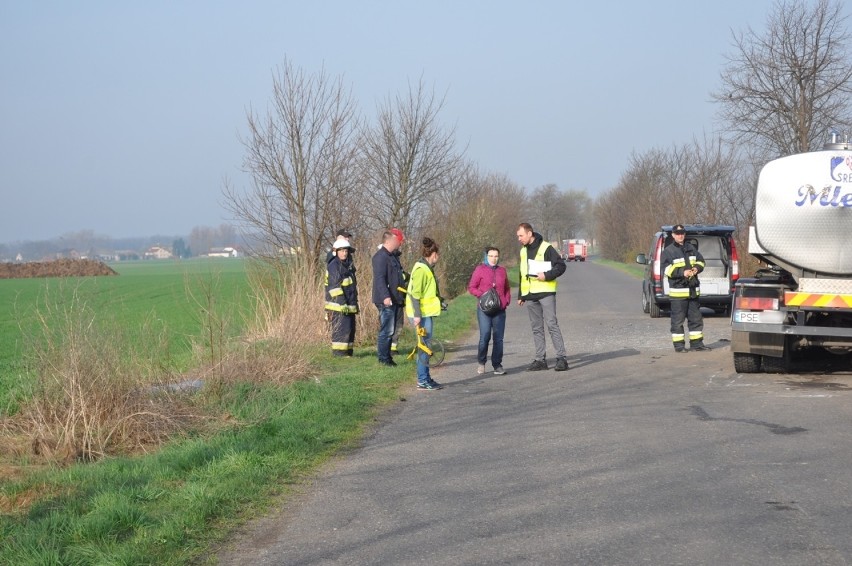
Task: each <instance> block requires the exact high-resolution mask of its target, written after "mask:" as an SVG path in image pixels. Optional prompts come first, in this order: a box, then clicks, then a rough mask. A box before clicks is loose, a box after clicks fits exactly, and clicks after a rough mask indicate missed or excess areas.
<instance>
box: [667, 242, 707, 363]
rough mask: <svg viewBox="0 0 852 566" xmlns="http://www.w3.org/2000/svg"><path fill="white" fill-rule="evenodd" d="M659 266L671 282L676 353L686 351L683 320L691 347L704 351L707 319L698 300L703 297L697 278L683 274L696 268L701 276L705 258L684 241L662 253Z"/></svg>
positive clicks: (672, 325)
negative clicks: (704, 317)
mask: <svg viewBox="0 0 852 566" xmlns="http://www.w3.org/2000/svg"><path fill="white" fill-rule="evenodd" d="M660 263H661V267H662V269H663V273H664V274H665V276H666V277H667V278H668V280H669V299H671V313H672V324H671V331H672V343H673V344H674V349H675V351H678V352H683V351H684V350H685V348H684V346H685V336H684V334H683V321H684V318H685V319H686V321H687V326H688V328H689V348H690V349H691V350H703V349H705V346H704V319H703V317H702V316H701V308H700V306H699V303H698V297H699V296H700V295H701V287H700V283H699V280H698V276H697V275H696V276H692V277H686V276H684V272H685V271H689V270H691V269H692V268H693V267H695V268H697V269H698V272H699V273H701V272H702V271H704V258H703V257H702V256H701V254H700V253H699V252H698V250H697V249H696V248H695V246H693V245H692V244H691V243H690V242H687V241H684V243H683V244H678V243H677V242H672V243H671V244H669V245H668V246H666V249H665V250H663V254H662V256H661V257H660Z"/></svg>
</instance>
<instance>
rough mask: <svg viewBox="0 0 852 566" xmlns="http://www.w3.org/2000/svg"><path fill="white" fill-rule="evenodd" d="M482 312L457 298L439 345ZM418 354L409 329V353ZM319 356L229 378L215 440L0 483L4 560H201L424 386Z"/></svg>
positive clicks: (218, 407) (172, 293)
mask: <svg viewBox="0 0 852 566" xmlns="http://www.w3.org/2000/svg"><path fill="white" fill-rule="evenodd" d="M201 271H202V273H201V276H202V277H207V273H205V272H203V269H202V270H201ZM144 276H145V275H144V270H143V272H142V273H141V274H140V277H144ZM151 277H152V279H151V283H152V285H151V286H152V287H156V286H157V285H155V281H156V277H155V276H151ZM120 278H121V277H119V278H113V279H120ZM510 278H511V276H510ZM226 287H227V286H226ZM135 292H137V293H139V294H140V295H141V296H146V297H149V299H147V300H150V295H148V294H147V293H158V296H159V297H161V300H163V301H165V300H166V298H168V297H179V296H181V292H180V290H178V289H175V288H174V287H173V286H171V287H169V286H165V287H162V288H160V289H159V291H153V290H150V289H149V290H148V291H146V292H143V291H140V290H138V289H136V290H135ZM183 297H185V293H184V294H183ZM184 300H185V299H184ZM143 302H144V301H143ZM125 304H127V299H125ZM474 309H475V299H474V298H473V297H471V296H470V295H464V296H461V297H458V298H456V299H455V300H453V301H452V302H451V303H450V308H449V310H448V311H447V312H446V313H443V314H442V315H441V317H440V318H439V319H438V320H437V322H436V326H435V335H436V337H438V338H440V339H442V340H448V341H453V340H458V339H459V338H461V337H462V336H463V335H464V334H465V333H467V332H469V331H470V329H471V327H472V325H473V324H474V322H473V321H474V320H475V317H474ZM144 310H145V309H144V308H140V309H139V311H140V312H144ZM186 316H190V315H186ZM196 316H197V315H196ZM195 322H196V324H197V320H196V321H195ZM187 326H191V325H190V324H189V323H187ZM195 328H196V329H197V326H195ZM188 335H191V332H189V331H188ZM187 347H188V345H187ZM412 347H413V334H412V333H411V332H410V330H408V331H407V332H405V333H403V336H402V337H401V343H400V352H401V353H402V352H405V351H410V350H411V348H412ZM450 355H452V354H450ZM311 358H312V360H313V365H314V369H315V371H314V375H315V377H314V378H312V379H307V380H301V381H297V382H295V383H291V384H289V385H287V386H286V387H280V386H277V385H276V384H272V383H262V382H251V383H250V382H231V381H228V382H224V383H223V384H222V386H221V388H220V390H219V391H217V394H216V395H215V396H208V397H207V398H206V399H205V402H206V403H207V404H208V408H209V409H210V410H211V411H212V412H213V413H215V414H219V415H221V419H220V421H221V422H224V423H225V425H223V426H220V428H219V429H218V431H217V432H214V433H208V434H206V435H200V434H199V435H196V436H194V437H188V438H182V439H176V440H174V441H171V442H169V443H168V444H167V445H166V446H165V447H163V448H161V449H159V450H157V451H156V452H154V453H151V454H148V455H142V456H136V457H108V458H104V459H102V460H100V461H98V462H94V463H89V464H73V465H71V466H69V467H67V468H62V469H58V468H46V469H41V470H35V471H33V473H31V474H28V475H27V476H26V477H19V478H16V479H11V480H6V481H2V482H0V563H3V564H7V563H8V564H128V565H129V564H185V563H187V562H189V561H192V560H199V559H202V560H203V559H204V558H205V557H206V556H208V554H207V553H208V552H209V551H210V548H211V547H212V546H213V545H215V544H216V543H217V542H220V541H222V540H223V539H224V538H225V537H226V536H227V534H228V533H229V532H230V531H231V529H233V528H234V527H235V526H236V525H239V524H242V523H244V522H245V521H246V520H248V519H250V518H252V517H254V516H257V515H259V514H261V513H263V512H264V511H265V510H267V509H268V508H269V506H270V505H272V503H273V502H274V501H276V500H277V498H278V496H282V495H286V494H287V493H288V492H290V491H291V490H293V489H298V487H299V484H300V481H301V480H303V479H304V478H306V477H308V476H309V475H310V474H312V473H313V472H315V471H316V469H317V468H318V467H319V466H320V465H321V464H322V463H323V462H325V461H326V460H327V459H328V458H329V457H331V456H332V455H333V454H335V453H336V452H338V451H339V450H341V449H342V448H344V447H346V446H354V445H355V444H356V443H357V441H358V440H359V439H360V438H361V437H362V435H363V432H364V430H365V429H366V427H368V426H369V424H370V423H371V421H372V420H373V419H374V417H375V416H376V415H377V414H378V412H379V411H381V409H382V407H384V406H386V405H387V404H389V403H392V402H394V401H396V400H399V399H404V396H405V395H406V394H407V389H406V388H404V386H406V385H412V386H413V384H414V381H415V366H414V362H410V361H407V360H405V357H404V356H400V357H399V358H398V361H399V362H401V363H400V365H399V367H397V368H384V367H382V366H379V365H378V364H377V363H376V360H375V355H374V349H373V346H365V347H359V348H358V349H357V350H356V356H355V357H354V358H352V359H337V358H334V357H333V356H332V355H331V353H330V349H328V348H317V349H316V350H315V351H313V352H312V354H311ZM401 387H403V388H401ZM200 395H202V396H203V395H204V390H202V392H201V394H200ZM211 560H212V559H211Z"/></svg>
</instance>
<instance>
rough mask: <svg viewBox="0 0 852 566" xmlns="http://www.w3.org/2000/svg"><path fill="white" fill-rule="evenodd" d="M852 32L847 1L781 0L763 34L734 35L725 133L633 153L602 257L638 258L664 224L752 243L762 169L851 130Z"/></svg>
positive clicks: (722, 99)
mask: <svg viewBox="0 0 852 566" xmlns="http://www.w3.org/2000/svg"><path fill="white" fill-rule="evenodd" d="M849 40H850V34H849V31H848V28H847V27H846V17H845V16H844V15H843V5H842V3H840V2H838V1H835V0H817V1H816V2H813V3H810V4H809V3H806V2H800V1H796V0H780V1H778V2H777V3H776V4H775V5H774V7H773V8H772V10H771V12H770V13H769V14H768V17H767V22H766V29H765V31H763V32H761V33H758V32H756V31H754V30H753V29H751V28H749V29H748V30H747V31H745V32H740V33H736V32H735V33H734V34H733V42H732V45H733V51H732V53H731V54H729V55H728V56H727V65H726V66H725V68H724V69H723V71H722V73H721V77H720V79H721V85H720V87H719V89H718V90H717V91H716V92H714V93H712V94H711V96H712V99H713V100H714V102H715V103H716V104H717V105H718V108H719V112H718V116H719V119H720V132H719V134H717V135H713V136H704V138H703V139H697V140H693V141H692V142H691V143H687V144H684V145H679V146H678V145H675V146H673V147H672V148H670V149H652V150H650V151H647V152H645V153H643V154H641V155H634V156H633V157H632V159H631V160H630V162H629V163H628V166H627V169H626V170H625V171H624V173H623V174H622V177H621V180H620V181H619V183H618V184H617V186H616V187H615V188H613V189H612V190H610V191H609V192H608V193H606V194H605V195H603V196H602V197H601V198H600V199H599V200H598V202H597V203H596V207H595V222H596V224H597V225H598V226H601V227H606V229H605V230H598V231H597V232H596V236H597V242H598V244H599V245H600V247H599V249H600V250H601V252H602V253H603V254H604V255H605V256H606V257H609V258H611V259H617V260H619V261H632V257H633V256H634V255H635V254H636V253H638V252H642V251H648V250H645V249H644V248H645V246H647V245H648V242H649V241H650V236H651V234H653V232H654V230H655V229H656V228H659V226H661V225H663V224H673V223H676V222H685V223H686V222H689V223H721V224H731V225H734V226H736V227H737V237H738V238H739V239H740V240H741V241H740V243H741V244H742V243H743V242H742V240H743V239H745V238H746V237H747V228H748V225H749V224H750V223H751V221H752V219H753V215H754V201H753V197H754V191H755V187H756V185H757V176H758V173H759V170H760V167H761V166H762V165H763V164H765V163H766V162H767V161H768V160H770V159H773V158H776V157H779V156H783V155H789V154H791V153H797V152H802V151H809V150H813V149H817V148H818V147H820V146H821V145H822V144H823V143H824V141H825V140H826V138H827V133H828V131H829V130H830V129H836V130H838V131H845V132H848V133H852V132H849V127H850V125H852V112H850V110H852V106H850V104H852V99H850V95H852V66H850V65H849V61H850V48H849Z"/></svg>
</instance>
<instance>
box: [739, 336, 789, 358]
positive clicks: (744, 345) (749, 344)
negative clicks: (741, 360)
mask: <svg viewBox="0 0 852 566" xmlns="http://www.w3.org/2000/svg"><path fill="white" fill-rule="evenodd" d="M784 339H785V336H784V335H783V334H764V333H762V332H742V331H739V330H732V331H731V351H732V352H740V353H743V354H757V355H761V356H772V357H775V358H780V357H782V356H783V355H784Z"/></svg>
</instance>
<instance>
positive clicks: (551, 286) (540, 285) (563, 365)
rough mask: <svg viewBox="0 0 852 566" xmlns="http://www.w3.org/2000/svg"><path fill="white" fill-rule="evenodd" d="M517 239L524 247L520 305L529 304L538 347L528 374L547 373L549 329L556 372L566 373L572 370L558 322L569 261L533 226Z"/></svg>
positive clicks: (527, 226) (525, 225)
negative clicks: (558, 295)
mask: <svg viewBox="0 0 852 566" xmlns="http://www.w3.org/2000/svg"><path fill="white" fill-rule="evenodd" d="M517 235H518V242H520V243H521V264H520V273H521V282H520V285H519V288H518V289H519V290H518V304H519V305H522V306H523V305H524V304H526V303H529V304H528V305H527V313H528V314H529V317H530V325H531V326H532V334H533V343H534V344H535V359H534V360H533V362H532V364H530V366H529V367H528V368H527V371H541V370H545V369H547V355H546V347H547V343H546V340H545V336H544V327H545V325H547V330H548V332H549V333H550V341H551V342H552V343H553V348H554V349H555V350H556V367H555V369H556V371H565V370H567V369H568V360H567V354H566V352H565V343H564V342H563V340H562V331H561V330H560V329H559V321H557V320H556V287H557V282H556V278H557V277H559V276H560V275H562V274H563V273H565V261H564V260H563V259H562V257H561V256H560V255H559V252H558V251H557V250H556V249H555V248H554V247H553V246H551V245H550V244H549V243H548V242H545V241H544V238H542V236H541V234H539V233H537V232H533V228H532V226H531V225H530V224H529V223H527V222H523V223H521V224H520V225H519V226H518V231H517Z"/></svg>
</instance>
